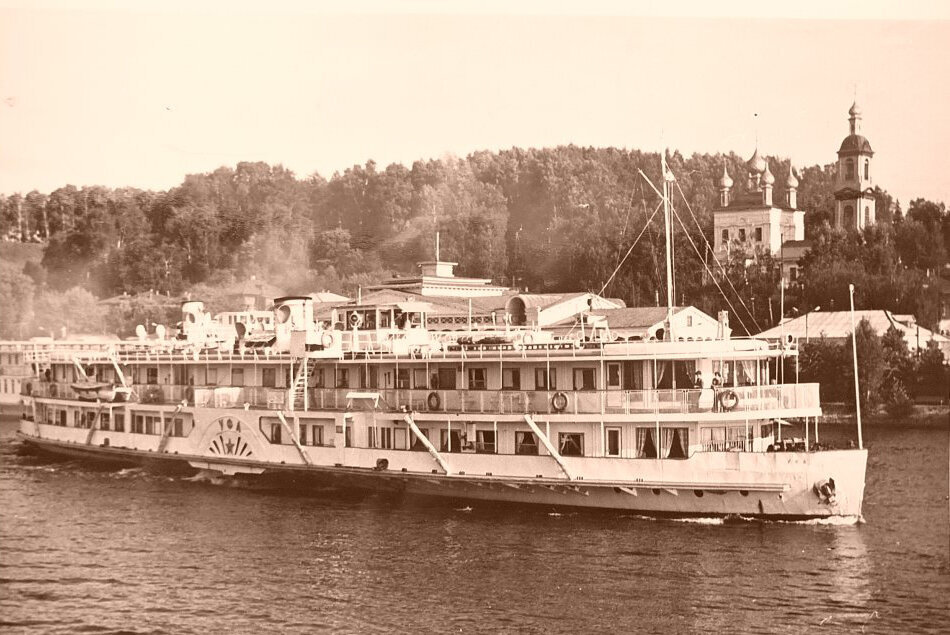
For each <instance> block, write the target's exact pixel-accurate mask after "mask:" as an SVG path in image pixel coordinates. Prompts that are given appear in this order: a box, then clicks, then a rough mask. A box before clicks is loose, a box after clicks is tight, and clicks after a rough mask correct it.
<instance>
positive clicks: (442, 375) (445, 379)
mask: <svg viewBox="0 0 950 635" xmlns="http://www.w3.org/2000/svg"><path fill="white" fill-rule="evenodd" d="M433 388H441V389H442V390H455V369H454V368H440V369H439V384H438V385H437V386H433Z"/></svg>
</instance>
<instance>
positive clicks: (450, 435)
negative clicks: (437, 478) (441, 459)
mask: <svg viewBox="0 0 950 635" xmlns="http://www.w3.org/2000/svg"><path fill="white" fill-rule="evenodd" d="M439 451H440V452H453V453H454V452H461V451H462V432H461V431H460V430H440V431H439Z"/></svg>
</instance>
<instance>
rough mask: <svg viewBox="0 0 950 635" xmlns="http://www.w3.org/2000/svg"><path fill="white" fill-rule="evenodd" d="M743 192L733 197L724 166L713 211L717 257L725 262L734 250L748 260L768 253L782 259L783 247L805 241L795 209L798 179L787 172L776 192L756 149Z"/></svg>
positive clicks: (802, 217)
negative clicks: (740, 252)
mask: <svg viewBox="0 0 950 635" xmlns="http://www.w3.org/2000/svg"><path fill="white" fill-rule="evenodd" d="M746 170H747V173H748V174H747V179H748V180H747V181H746V191H745V193H743V194H740V195H737V196H733V194H732V186H733V181H732V178H731V177H730V176H729V171H728V169H727V168H726V166H725V165H723V168H722V178H721V179H719V206H718V207H716V208H715V209H714V210H713V230H714V233H715V250H716V256H717V257H718V258H719V259H720V260H723V261H724V260H725V259H726V258H727V257H728V255H729V253H730V252H731V251H733V250H735V249H743V250H744V251H745V253H747V254H748V255H749V256H753V255H755V254H756V253H760V254H761V253H769V254H771V255H772V256H774V257H777V258H782V253H783V250H784V247H785V246H786V245H788V244H789V243H791V242H793V241H802V240H804V238H805V212H803V211H802V210H799V209H798V178H797V177H796V176H795V173H794V171H793V170H792V169H791V167H790V168H789V171H788V175H786V177H785V185H784V188H782V190H781V191H780V192H778V193H776V192H775V191H774V190H775V176H774V175H773V174H772V170H771V167H770V166H769V162H768V160H767V159H765V158H764V157H762V156H761V155H760V154H759V150H758V148H756V150H755V153H754V154H753V155H752V158H751V159H749V161H748V162H747V163H746Z"/></svg>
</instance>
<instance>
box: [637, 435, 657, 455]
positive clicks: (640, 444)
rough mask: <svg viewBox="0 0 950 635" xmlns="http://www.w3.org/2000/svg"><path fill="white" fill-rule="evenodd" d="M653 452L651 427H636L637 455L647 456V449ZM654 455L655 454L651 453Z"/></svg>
mask: <svg viewBox="0 0 950 635" xmlns="http://www.w3.org/2000/svg"><path fill="white" fill-rule="evenodd" d="M648 446H649V449H650V450H651V453H652V452H655V449H656V443H654V441H653V428H637V457H638V458H643V457H647V449H648ZM653 456H654V457H655V456H656V455H655V454H654V455H653ZM651 458H652V457H651Z"/></svg>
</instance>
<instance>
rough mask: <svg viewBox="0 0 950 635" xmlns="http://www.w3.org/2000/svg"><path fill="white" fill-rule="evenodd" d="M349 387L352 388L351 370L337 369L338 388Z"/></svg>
mask: <svg viewBox="0 0 950 635" xmlns="http://www.w3.org/2000/svg"><path fill="white" fill-rule="evenodd" d="M349 386H350V369H349V368H337V369H336V387H337V388H349Z"/></svg>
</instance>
